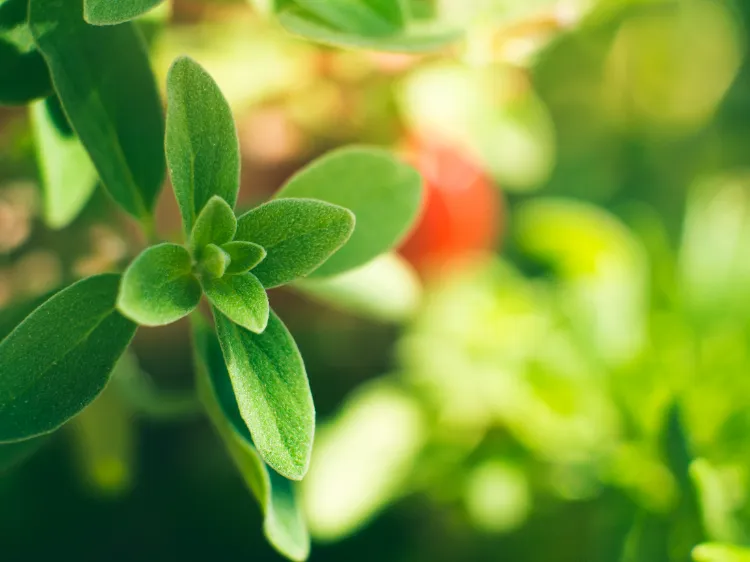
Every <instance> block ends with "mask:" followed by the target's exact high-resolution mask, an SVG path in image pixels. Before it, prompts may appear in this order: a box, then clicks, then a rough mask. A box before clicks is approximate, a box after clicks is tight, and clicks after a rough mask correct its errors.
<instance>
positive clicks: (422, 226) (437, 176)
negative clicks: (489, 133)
mask: <svg viewBox="0 0 750 562" xmlns="http://www.w3.org/2000/svg"><path fill="white" fill-rule="evenodd" d="M406 157H407V159H408V160H409V162H410V163H411V164H412V165H414V166H415V167H416V168H417V169H418V170H419V171H420V173H421V174H422V177H423V178H424V184H425V202H424V206H423V209H422V214H421V217H420V218H419V220H418V222H417V224H416V226H415V227H414V229H413V231H412V232H411V234H410V235H409V236H408V237H407V239H406V240H405V242H404V243H403V245H402V246H401V248H400V252H401V254H402V255H403V256H404V257H405V258H406V259H407V260H408V261H409V262H410V263H411V264H412V265H414V266H415V267H416V268H417V270H418V271H419V272H420V273H421V274H422V275H423V276H429V275H431V274H432V273H439V271H441V270H445V269H446V268H451V267H455V266H456V265H457V264H458V263H460V262H461V261H464V260H467V259H470V258H471V256H473V255H474V254H478V253H482V252H488V251H492V250H493V249H494V248H496V247H498V245H499V242H500V240H499V238H500V234H501V231H502V224H503V218H504V213H503V204H502V199H501V194H500V190H499V189H498V188H497V187H495V186H493V185H492V181H491V180H490V179H489V178H488V176H487V174H486V173H485V172H484V171H483V170H482V168H481V167H480V166H479V165H478V164H477V163H475V162H474V160H473V158H472V157H471V156H470V155H468V154H466V153H465V152H464V151H462V150H461V149H460V148H457V147H455V146H450V145H447V144H445V143H442V142H440V141H436V140H431V139H425V138H418V139H413V140H411V141H410V142H409V144H408V145H407V148H406Z"/></svg>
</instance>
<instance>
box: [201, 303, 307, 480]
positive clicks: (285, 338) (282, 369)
mask: <svg viewBox="0 0 750 562" xmlns="http://www.w3.org/2000/svg"><path fill="white" fill-rule="evenodd" d="M214 318H215V320H216V329H217V332H218V334H219V341H220V342H221V350H222V352H223V354H224V360H225V361H226V364H227V368H228V370H229V377H230V379H231V380H232V387H233V388H234V394H235V396H236V398H237V405H238V407H239V410H240V413H241V414H242V419H243V420H244V421H245V424H247V427H248V429H249V430H250V433H251V435H252V436H253V441H254V442H255V445H256V447H258V451H259V452H260V454H261V456H262V457H263V459H264V460H265V461H266V462H267V463H268V464H269V465H270V466H271V467H272V468H273V469H274V470H276V471H277V472H279V473H280V474H281V475H282V476H286V477H287V478H291V479H292V480H301V479H302V477H303V476H304V475H305V473H306V472H307V468H308V466H309V463H310V453H311V451H312V442H313V434H314V432H315V407H314V405H313V400H312V393H311V392H310V384H309V382H308V380H307V373H306V372H305V366H304V364H303V362H302V357H301V356H300V354H299V350H298V349H297V345H296V344H295V343H294V340H293V339H292V336H291V334H290V333H289V331H288V330H287V329H286V326H284V324H283V323H282V322H281V320H279V317H278V316H276V314H274V313H273V311H271V315H270V318H269V320H268V326H267V327H266V329H265V330H264V332H263V333H262V334H254V333H252V332H250V331H248V330H245V329H244V328H241V327H240V326H238V325H237V324H235V323H233V322H232V321H231V320H229V319H228V318H226V317H225V316H224V315H223V314H221V313H220V312H218V311H217V310H214Z"/></svg>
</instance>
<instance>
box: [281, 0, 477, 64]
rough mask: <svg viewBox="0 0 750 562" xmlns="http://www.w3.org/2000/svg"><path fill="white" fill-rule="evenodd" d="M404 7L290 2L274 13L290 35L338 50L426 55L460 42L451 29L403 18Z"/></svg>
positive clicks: (339, 0)
mask: <svg viewBox="0 0 750 562" xmlns="http://www.w3.org/2000/svg"><path fill="white" fill-rule="evenodd" d="M404 5H405V3H404V2H396V1H394V0H333V1H332V2H316V1H315V0H294V1H293V2H285V3H283V5H281V6H278V5H277V7H276V10H277V12H278V18H279V21H280V22H281V24H282V25H283V26H284V27H285V28H286V29H287V30H289V31H290V32H292V33H295V34H298V35H301V36H303V37H306V38H307V39H312V40H313V41H318V42H320V43H324V44H329V45H335V46H340V47H359V48H367V49H375V50H381V51H401V52H428V51H434V50H438V49H441V48H443V47H446V46H448V45H450V44H451V43H455V42H456V41H458V40H459V39H461V37H462V35H463V34H462V32H461V31H459V30H457V29H455V28H454V27H446V26H445V25H444V24H443V23H441V22H436V21H419V20H416V19H412V18H410V17H407V16H408V14H406V13H404ZM414 12H416V11H414Z"/></svg>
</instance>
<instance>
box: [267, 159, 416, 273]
mask: <svg viewBox="0 0 750 562" xmlns="http://www.w3.org/2000/svg"><path fill="white" fill-rule="evenodd" d="M286 197H310V198H313V199H320V200H322V201H327V202H329V203H333V204H334V205H341V206H342V207H344V208H346V209H349V210H350V211H351V212H353V213H354V215H355V217H356V219H357V224H356V227H355V228H354V233H353V234H352V236H351V238H350V239H349V241H348V242H347V243H346V244H345V245H344V247H343V248H341V249H340V250H339V251H338V252H337V253H336V254H335V255H334V256H332V257H331V258H330V259H329V260H328V261H326V263H324V264H323V265H322V266H321V267H319V268H318V269H317V270H316V271H315V273H314V276H316V277H317V276H321V277H322V276H331V275H336V274H337V273H343V272H345V271H348V270H350V269H353V268H355V267H358V266H360V265H363V264H365V263H367V262H368V261H370V260H371V259H373V258H375V257H377V256H378V255H380V254H382V253H384V252H387V251H388V250H390V249H391V248H393V247H394V246H396V245H397V244H398V243H399V242H400V241H401V240H402V239H403V237H404V236H405V235H406V234H407V232H408V230H409V228H410V227H411V225H412V223H413V222H414V220H415V219H416V216H417V213H418V211H419V208H420V205H421V203H422V178H421V177H420V175H419V173H418V172H417V171H416V170H415V169H414V168H412V167H411V166H409V165H407V164H405V163H403V162H402V161H400V160H399V159H398V158H396V157H395V156H394V155H393V154H391V153H390V152H388V151H386V150H382V149H379V148H372V147H347V148H342V149H339V150H334V151H332V152H330V153H328V154H326V155H325V156H323V157H322V158H319V159H318V160H316V161H315V162H313V163H312V164H310V165H309V166H307V167H306V168H304V169H303V170H301V171H300V172H298V173H297V174H296V175H295V176H294V177H292V179H291V180H289V182H288V183H287V184H286V185H285V186H284V187H283V188H282V189H281V190H280V191H279V192H278V194H277V195H276V198H277V199H283V198H286ZM259 244H261V245H262V246H264V247H266V246H265V244H263V242H259ZM266 250H268V247H266ZM269 254H270V250H269ZM269 257H270V256H269ZM266 262H268V258H267V259H266Z"/></svg>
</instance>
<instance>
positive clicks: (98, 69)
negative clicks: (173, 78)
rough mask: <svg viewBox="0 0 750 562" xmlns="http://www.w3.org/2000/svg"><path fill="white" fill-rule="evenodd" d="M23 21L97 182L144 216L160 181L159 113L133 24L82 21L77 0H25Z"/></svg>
mask: <svg viewBox="0 0 750 562" xmlns="http://www.w3.org/2000/svg"><path fill="white" fill-rule="evenodd" d="M29 27H30V29H31V32H32V34H33V36H34V39H35V40H36V43H37V45H38V47H39V50H40V51H41V52H42V54H43V55H44V58H45V59H46V61H47V65H48V66H49V69H50V72H51V74H52V80H53V82H54V85H55V91H56V92H57V94H58V96H59V98H60V101H61V102H62V105H63V108H64V109H65V113H66V115H67V116H68V119H69V120H70V124H71V126H72V127H73V129H74V130H75V132H76V134H77V135H78V138H79V139H80V140H81V143H82V144H83V146H84V147H86V150H87V151H88V153H89V156H90V157H91V160H92V162H93V163H94V166H96V169H97V171H98V173H99V177H100V178H101V180H102V183H103V184H104V186H105V187H106V189H107V190H108V191H109V193H110V194H111V195H112V197H113V199H114V200H115V201H117V203H119V204H120V205H121V206H122V207H123V208H124V209H125V210H126V211H127V212H129V213H130V214H131V215H133V216H135V217H136V218H139V219H145V220H149V219H150V215H151V211H152V209H153V206H154V203H155V202H156V196H157V195H158V193H159V190H160V189H161V185H162V182H163V180H164V120H163V116H162V109H161V101H160V99H159V93H158V90H157V89H156V84H155V82H154V76H153V74H152V73H151V68H150V67H149V61H148V54H147V52H146V46H145V44H144V43H143V39H142V38H141V36H140V34H139V32H138V30H137V29H136V28H135V26H134V25H133V24H132V23H126V24H123V25H118V26H114V27H95V26H91V25H88V24H87V23H86V22H85V21H84V20H83V2H81V0H31V2H30V7H29Z"/></svg>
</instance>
